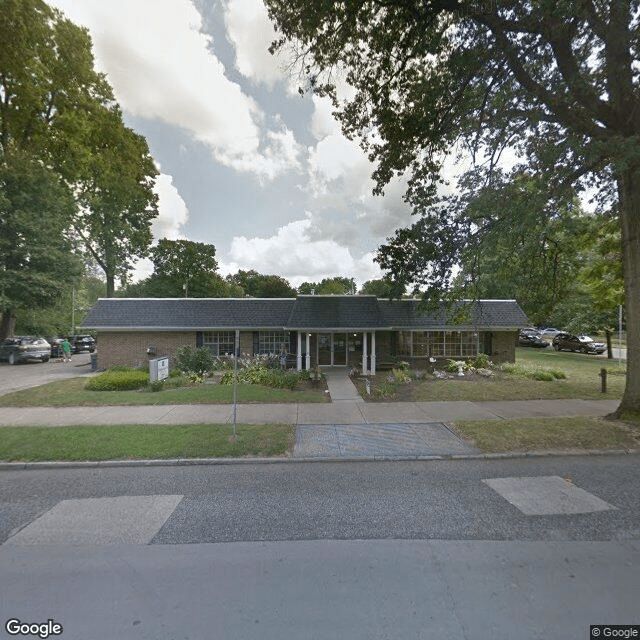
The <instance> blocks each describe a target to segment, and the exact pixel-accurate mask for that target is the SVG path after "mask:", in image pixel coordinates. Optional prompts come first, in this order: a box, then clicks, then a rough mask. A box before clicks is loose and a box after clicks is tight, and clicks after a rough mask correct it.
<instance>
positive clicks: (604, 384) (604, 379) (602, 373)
mask: <svg viewBox="0 0 640 640" xmlns="http://www.w3.org/2000/svg"><path fill="white" fill-rule="evenodd" d="M600 378H602V393H607V370H606V369H600Z"/></svg>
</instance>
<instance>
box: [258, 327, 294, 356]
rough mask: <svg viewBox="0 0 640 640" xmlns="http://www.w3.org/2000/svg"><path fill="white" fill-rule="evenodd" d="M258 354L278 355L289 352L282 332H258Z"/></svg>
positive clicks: (287, 342)
mask: <svg viewBox="0 0 640 640" xmlns="http://www.w3.org/2000/svg"><path fill="white" fill-rule="evenodd" d="M258 349H259V353H280V352H281V351H282V350H283V349H284V351H285V352H287V351H289V340H288V338H287V337H286V336H285V334H284V331H260V333H259V336H258Z"/></svg>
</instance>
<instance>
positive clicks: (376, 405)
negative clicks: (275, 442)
mask: <svg viewBox="0 0 640 640" xmlns="http://www.w3.org/2000/svg"><path fill="white" fill-rule="evenodd" d="M618 404H619V401H618V400H510V401H492V402H467V401H464V402H363V401H362V400H360V401H358V400H356V401H349V400H342V401H338V402H331V403H326V404H325V403H320V404H316V403H308V404H276V403H274V404H239V405H238V409H237V421H238V423H241V424H268V423H286V424H295V425H307V424H313V425H336V424H338V425H349V424H352V425H355V424H390V423H393V424H423V423H428V422H442V423H449V422H452V421H455V420H484V419H509V418H542V417H555V416H604V415H606V414H608V413H611V412H613V411H614V410H615V409H616V408H617V407H618ZM232 421H233V405H230V404H213V405H211V404H192V405H145V406H102V407H2V408H0V426H50V427H56V426H63V425H115V424H206V423H223V424H224V423H230V422H232Z"/></svg>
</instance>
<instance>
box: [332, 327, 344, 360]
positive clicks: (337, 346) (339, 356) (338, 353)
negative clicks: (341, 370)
mask: <svg viewBox="0 0 640 640" xmlns="http://www.w3.org/2000/svg"><path fill="white" fill-rule="evenodd" d="M333 364H335V365H337V366H341V365H345V364H347V334H346V333H334V334H333Z"/></svg>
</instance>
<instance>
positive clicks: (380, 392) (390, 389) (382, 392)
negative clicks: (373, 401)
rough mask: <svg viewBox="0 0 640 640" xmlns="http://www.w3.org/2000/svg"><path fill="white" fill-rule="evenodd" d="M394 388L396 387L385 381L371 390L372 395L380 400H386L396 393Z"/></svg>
mask: <svg viewBox="0 0 640 640" xmlns="http://www.w3.org/2000/svg"><path fill="white" fill-rule="evenodd" d="M396 388H397V386H396V385H395V384H394V383H393V382H389V381H388V380H385V381H384V382H381V383H380V385H379V386H377V387H376V388H375V389H374V390H373V393H374V394H375V395H376V396H379V397H380V398H387V397H389V396H392V395H393V394H394V393H395V392H396Z"/></svg>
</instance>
